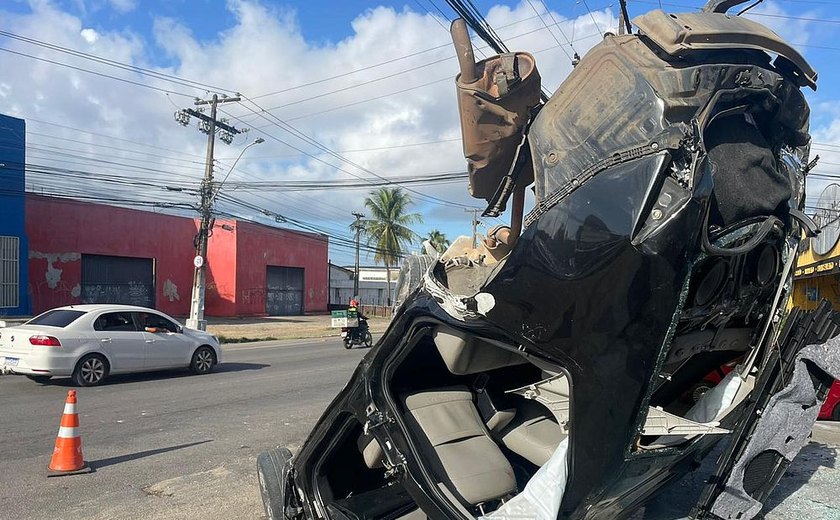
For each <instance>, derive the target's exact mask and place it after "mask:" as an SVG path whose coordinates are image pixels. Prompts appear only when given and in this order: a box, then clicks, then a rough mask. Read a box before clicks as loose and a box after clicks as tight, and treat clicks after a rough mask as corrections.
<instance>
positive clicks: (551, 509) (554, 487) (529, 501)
mask: <svg viewBox="0 0 840 520" xmlns="http://www.w3.org/2000/svg"><path fill="white" fill-rule="evenodd" d="M568 454H569V438H568V437H566V438H565V439H563V440H562V441H561V442H560V444H559V445H558V446H557V449H556V450H554V454H553V455H552V456H551V458H550V459H548V462H546V463H545V465H543V466H542V467H541V468H540V469H539V470H537V472H536V473H535V474H534V476H533V477H531V480H529V481H528V483H527V484H526V485H525V489H524V490H522V493H519V494H518V495H516V496H515V497H513V498H512V499H510V500H508V501H507V502H506V503H505V504H504V505H503V506H502V507H500V508H499V509H497V510H496V511H494V512H492V513H490V514H489V515H486V516H482V517H481V519H482V520H484V519H487V520H511V519H522V518H528V519H532V520H556V518H557V513H558V512H559V511H560V502H561V501H562V500H563V493H565V491H566V480H567V478H568V473H569V462H568Z"/></svg>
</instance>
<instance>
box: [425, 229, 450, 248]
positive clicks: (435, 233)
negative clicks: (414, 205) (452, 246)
mask: <svg viewBox="0 0 840 520" xmlns="http://www.w3.org/2000/svg"><path fill="white" fill-rule="evenodd" d="M426 240H428V241H429V243H431V244H432V247H434V248H435V249H436V250H437V252H438V253H443V252H444V251H446V250H447V249H448V248H449V240H447V239H446V235H444V234H443V233H441V232H440V231H439V230H438V229H433V230H431V231H429V234H428V235H426Z"/></svg>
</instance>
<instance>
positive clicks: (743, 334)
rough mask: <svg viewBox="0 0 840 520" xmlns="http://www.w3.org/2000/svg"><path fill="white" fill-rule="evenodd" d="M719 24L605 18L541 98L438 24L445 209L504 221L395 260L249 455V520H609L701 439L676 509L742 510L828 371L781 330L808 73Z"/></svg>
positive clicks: (776, 47)
mask: <svg viewBox="0 0 840 520" xmlns="http://www.w3.org/2000/svg"><path fill="white" fill-rule="evenodd" d="M738 3H741V2H739V1H737V0H731V1H720V0H717V1H715V0H713V1H712V2H710V4H709V5H708V6H707V7H706V9H705V10H704V11H702V12H697V13H684V14H668V13H665V12H663V11H661V10H655V11H652V12H649V13H647V14H645V15H643V16H640V17H638V18H636V19H634V20H633V25H634V26H635V28H636V32H635V33H630V31H629V28H630V24H629V21H628V20H625V22H627V23H626V25H627V29H628V30H627V31H626V32H627V33H628V34H607V35H606V36H605V38H604V40H603V41H602V42H601V43H600V44H599V45H597V46H596V47H594V48H593V49H592V50H591V51H590V52H589V53H588V54H587V55H586V56H584V57H583V59H582V60H581V61H580V62H579V63H578V64H577V65H576V67H575V69H574V71H573V72H572V73H571V75H570V76H569V77H568V79H567V80H566V81H565V82H564V83H563V84H562V85H561V86H560V88H558V90H557V91H556V92H555V93H554V94H553V95H552V96H550V98H549V99H548V100H547V101H546V102H544V103H543V102H542V101H541V95H540V79H539V73H538V71H537V68H536V63H535V61H534V59H533V57H532V56H530V55H529V54H527V53H503V54H500V55H499V56H495V57H491V58H488V59H486V60H483V61H481V62H478V63H475V62H474V60H473V57H472V49H471V45H470V40H469V37H468V35H467V31H466V27H465V26H464V25H463V23H462V22H459V21H456V23H455V24H453V39H454V41H455V47H456V51H457V53H458V58H459V62H460V66H461V72H460V74H459V75H458V77H457V78H456V85H457V92H458V100H459V109H460V112H461V121H462V130H463V137H464V152H465V157H466V159H467V162H468V165H469V172H470V191H471V194H472V195H473V196H474V197H476V198H480V199H484V200H486V201H487V202H488V209H487V212H486V214H491V215H498V214H501V212H502V211H503V210H504V209H505V208H506V206H507V204H508V203H511V204H512V206H511V207H512V214H513V217H512V220H513V221H512V223H511V226H505V227H500V228H497V229H494V230H491V232H489V233H488V236H487V237H486V238H485V239H484V240H483V241H481V242H480V243H479V244H478V246H477V247H473V246H472V243H471V240H469V239H466V238H465V239H459V240H457V241H456V242H455V243H454V244H453V245H452V246H451V247H450V248H449V249H448V250H447V251H446V252H443V254H442V255H440V256H439V257H438V258H433V259H431V260H432V261H429V260H430V259H429V258H410V259H408V261H407V264H406V266H405V267H404V272H403V275H404V276H403V280H402V282H401V287H400V289H401V294H400V295H399V297H400V300H401V303H400V305H399V307H398V308H397V310H396V312H395V315H394V318H393V321H392V323H391V325H390V327H389V328H388V330H387V332H386V333H385V334H384V336H383V337H382V339H381V340H380V341H379V342H378V344H377V345H376V346H375V347H374V348H373V349H372V350H371V351H370V352H369V353H368V355H367V356H365V358H364V360H363V361H362V362H361V364H360V365H359V367H358V368H357V369H356V371H355V373H354V374H353V376H352V378H351V380H350V382H349V383H348V384H347V386H346V387H345V388H344V389H343V390H342V391H341V392H340V393H339V395H338V396H337V397H336V398H335V400H334V401H333V402H332V403H331V404H330V405H329V407H328V408H327V410H326V412H325V413H324V415H323V416H322V417H321V419H320V420H319V422H318V423H317V425H316V426H315V428H314V429H313V431H312V433H311V434H310V436H309V438H308V439H307V441H306V442H305V444H304V445H303V447H302V448H301V450H300V452H299V453H297V454H296V455H295V456H292V454H291V453H290V452H289V450H287V449H285V448H278V449H275V450H272V451H270V452H266V453H264V454H262V455H261V456H260V457H259V459H258V470H259V471H258V473H259V479H260V486H261V492H262V495H263V501H264V503H265V507H266V514H267V516H268V517H269V518H271V519H317V518H331V519H368V518H388V519H398V518H400V519H414V518H417V519H421V518H453V519H454V518H477V517H481V518H488V519H505V518H533V519H546V520H548V519H554V518H563V519H565V518H569V519H613V518H623V517H626V516H629V515H630V514H632V513H633V512H634V511H635V510H636V509H638V508H639V507H640V506H642V505H643V504H644V503H645V502H646V501H648V500H650V499H651V498H652V497H654V496H655V495H656V494H657V493H659V492H660V491H662V489H663V488H664V487H665V486H666V485H667V484H669V483H671V482H673V481H675V480H676V479H678V478H679V477H680V476H681V475H683V474H685V473H686V472H688V471H691V470H693V469H696V468H697V466H698V463H699V461H700V460H701V459H702V458H703V457H704V456H706V455H707V454H708V453H709V451H710V450H711V449H712V448H713V447H714V446H715V445H716V444H718V443H719V442H720V443H726V444H727V448H726V449H725V450H724V451H723V453H722V454H721V456H720V459H719V461H718V463H717V467H716V469H715V473H714V475H710V479H709V484H708V486H707V487H706V489H705V490H704V491H703V493H702V495H701V496H700V497H698V502H697V505H696V507H695V509H694V510H693V511H691V512H690V514H691V515H692V517H694V518H740V519H747V518H753V517H755V516H756V515H757V514H759V511H760V509H761V504H762V502H763V501H764V500H765V499H766V498H767V496H768V495H769V493H770V491H771V490H772V489H773V487H774V486H775V484H776V483H777V482H778V479H779V478H780V477H781V474H782V473H783V472H784V470H785V468H786V467H787V465H788V464H789V463H790V461H791V460H792V459H793V457H794V456H795V455H796V453H797V452H798V451H799V449H800V448H801V447H802V446H803V445H804V443H805V442H807V437H808V434H809V432H810V428H811V426H812V425H813V422H814V421H815V420H816V414H817V412H818V410H819V408H820V404H819V403H820V401H821V400H822V399H824V398H825V395H826V392H827V389H828V387H829V386H830V384H831V381H832V379H833V376H837V375H840V374H838V373H837V372H838V370H840V366H838V365H840V360H838V359H836V354H834V349H832V348H830V347H831V344H830V343H829V344H826V345H822V344H823V343H824V342H825V341H826V339H828V338H830V337H833V336H834V335H835V334H836V333H837V330H838V323H840V319H837V317H836V316H835V315H834V314H833V312H832V311H831V309H830V308H828V306H827V305H823V306H821V307H820V309H818V310H817V311H814V312H800V311H798V310H793V311H791V312H787V311H786V310H785V307H786V302H787V300H788V293H789V291H790V289H791V275H792V267H793V265H794V261H795V256H796V252H797V247H798V245H799V242H800V240H801V238H802V237H803V235H808V234H813V233H815V232H816V231H817V230H816V229H815V228H814V225H813V223H812V222H811V221H810V219H809V218H808V217H807V216H805V215H804V214H803V213H802V211H801V209H802V208H803V205H804V198H805V188H804V182H805V177H806V174H807V171H808V168H809V166H808V160H809V143H810V136H809V134H808V125H809V108H808V105H807V103H806V101H805V98H804V97H803V95H802V93H801V91H800V89H801V88H803V87H806V88H815V87H816V79H817V75H816V73H815V72H814V71H813V70H812V69H811V68H810V67H809V65H808V64H807V63H806V62H805V60H804V59H803V58H802V56H800V55H799V54H798V53H797V52H796V51H795V50H794V49H793V48H792V47H791V46H790V45H788V44H787V43H785V42H784V41H783V40H781V39H780V38H779V37H778V36H777V35H776V34H774V33H773V32H771V31H770V30H769V29H767V28H766V27H764V26H762V25H760V24H757V23H755V22H753V21H750V20H747V19H744V18H741V17H737V16H728V15H726V14H725V12H726V10H727V9H728V8H729V7H731V6H732V5H737V4H738ZM621 32H624V31H621ZM529 186H532V190H533V196H534V205H533V208H531V209H530V212H529V213H528V214H527V215H524V210H525V200H526V189H527V188H528V187H529ZM425 265H428V268H427V269H425V268H420V267H423V266H425ZM808 345H811V346H808ZM806 346H807V347H806ZM733 362H734V368H733V369H732V370H731V371H730V372H729V373H728V374H726V376H725V377H723V378H722V379H721V380H720V382H719V383H717V385H716V386H714V388H711V389H710V390H708V391H707V392H705V393H704V394H703V395H702V397H700V398H699V399H698V401H697V402H696V403H694V404H691V405H689V404H686V403H685V401H684V400H683V399H680V397H681V396H683V395H684V394H686V392H689V391H690V390H691V389H692V388H693V387H694V386H695V385H696V384H697V383H698V382H700V381H701V380H703V378H704V376H705V375H706V374H708V373H709V372H710V371H713V370H715V369H716V368H718V367H720V366H722V365H724V364H729V365H730V366H732V364H733ZM686 514H689V511H686Z"/></svg>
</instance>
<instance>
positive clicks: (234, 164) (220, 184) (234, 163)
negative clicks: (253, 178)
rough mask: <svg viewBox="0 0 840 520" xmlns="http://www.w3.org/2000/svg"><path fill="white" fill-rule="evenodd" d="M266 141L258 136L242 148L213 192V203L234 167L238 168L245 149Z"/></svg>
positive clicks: (211, 200)
mask: <svg viewBox="0 0 840 520" xmlns="http://www.w3.org/2000/svg"><path fill="white" fill-rule="evenodd" d="M264 142H265V139H263V138H262V137H257V138H256V139H254V141H253V142H251V143H249V144H248V146H246V147H245V148H243V149H242V151H241V152H239V156H238V157H237V158H236V160H235V161H233V164H232V165H231V167H230V169H229V170H228V172H227V173H226V174H225V178H224V179H222V182H220V183H219V186H218V187H217V188H216V192H215V193H213V197H211V199H210V202H211V203H213V202H215V201H216V197H218V196H219V192H221V191H222V186H224V185H225V181H227V180H228V177H230V174H231V173H233V169H234V168H236V163H238V162H239V159H242V156H243V155H244V154H245V150H247V149H248V148H250V147H252V146H254V145H255V144H262V143H264Z"/></svg>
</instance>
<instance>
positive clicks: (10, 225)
mask: <svg viewBox="0 0 840 520" xmlns="http://www.w3.org/2000/svg"><path fill="white" fill-rule="evenodd" d="M25 146H26V123H25V122H24V121H23V119H17V118H14V117H9V116H4V115H0V316H23V315H27V314H29V313H30V308H31V307H30V302H29V290H28V287H29V285H28V280H27V271H28V268H27V262H28V258H27V257H28V255H27V251H29V247H28V242H27V240H26V233H25V223H26V196H25V164H26V152H25Z"/></svg>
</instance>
